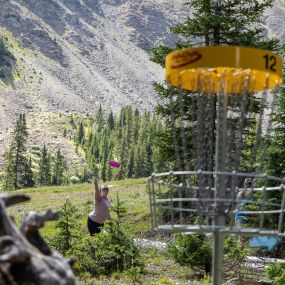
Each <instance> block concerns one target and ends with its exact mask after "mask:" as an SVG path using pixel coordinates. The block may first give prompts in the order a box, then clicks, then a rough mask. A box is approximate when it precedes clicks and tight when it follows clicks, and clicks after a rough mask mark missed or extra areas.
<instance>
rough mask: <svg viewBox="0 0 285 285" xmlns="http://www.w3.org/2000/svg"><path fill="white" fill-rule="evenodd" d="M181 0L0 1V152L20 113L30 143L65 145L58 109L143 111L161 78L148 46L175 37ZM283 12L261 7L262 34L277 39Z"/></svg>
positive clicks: (279, 4)
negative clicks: (6, 71)
mask: <svg viewBox="0 0 285 285" xmlns="http://www.w3.org/2000/svg"><path fill="white" fill-rule="evenodd" d="M185 2H188V1H186V0H173V1H169V0H143V1H141V0H140V1H139V0H49V1H47V0H0V32H1V33H2V34H4V35H5V36H6V37H7V38H8V40H9V43H10V44H12V46H13V47H12V50H13V53H14V54H15V56H16V58H17V69H18V72H19V75H18V76H16V77H15V80H14V81H8V82H6V84H0V144H1V151H0V152H3V150H4V148H5V147H4V146H3V144H6V143H7V142H8V141H9V137H10V131H11V127H12V126H13V122H14V121H15V118H16V116H17V114H18V113H20V112H25V113H27V117H28V122H29V124H30V127H32V128H30V129H31V137H32V140H31V144H42V143H43V142H44V141H46V143H47V144H50V145H54V141H55V140H56V139H58V142H57V144H56V145H57V146H59V147H61V148H65V149H66V151H67V150H70V149H71V145H69V144H70V142H68V141H66V140H64V139H63V138H62V135H61V133H60V132H61V130H60V124H61V123H62V122H61V121H62V119H61V117H60V116H62V115H63V116H65V115H69V114H71V113H78V114H83V115H84V114H94V113H96V110H97V108H98V106H99V104H102V107H103V109H104V110H106V111H108V110H113V111H114V112H115V113H116V112H118V111H119V110H120V108H121V107H122V106H123V105H126V104H131V105H133V106H135V107H138V108H139V109H140V110H143V109H149V110H151V109H152V108H153V107H154V106H155V104H156V103H157V98H156V96H155V93H154V91H153V89H152V82H153V81H158V80H163V70H162V69H161V68H160V67H159V66H157V65H155V64H153V63H152V62H150V61H149V51H150V49H151V48H152V47H153V46H155V45H157V44H160V43H163V44H167V45H171V43H172V42H173V41H174V40H175V36H173V35H171V34H170V33H169V30H168V29H169V27H170V26H173V25H174V24H175V23H178V22H180V21H183V20H184V19H185V18H186V17H187V15H188V14H189V7H188V6H185V5H184V4H185ZM284 14H285V3H284V1H283V0H276V5H275V6H274V8H273V9H271V10H269V11H268V12H267V14H266V28H267V29H268V34H269V35H270V36H271V35H277V36H280V37H281V38H282V39H285V31H284V30H283V27H284V26H285V22H284V21H285V20H284V19H285V15H284ZM50 122H52V123H50ZM59 138H60V139H59ZM66 146H67V147H66ZM0 154H1V153H0Z"/></svg>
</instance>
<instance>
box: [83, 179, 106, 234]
mask: <svg viewBox="0 0 285 285" xmlns="http://www.w3.org/2000/svg"><path fill="white" fill-rule="evenodd" d="M92 185H93V186H94V209H93V210H92V212H91V213H90V214H89V216H88V221H87V227H88V231H89V233H90V235H91V236H93V235H94V234H97V233H100V232H101V230H102V228H103V226H104V223H105V221H106V220H107V219H110V218H111V216H110V207H111V201H110V200H109V199H108V197H107V196H108V194H109V188H108V186H107V185H102V186H100V187H98V179H97V178H93V179H92Z"/></svg>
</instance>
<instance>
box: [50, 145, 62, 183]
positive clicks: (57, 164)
mask: <svg viewBox="0 0 285 285" xmlns="http://www.w3.org/2000/svg"><path fill="white" fill-rule="evenodd" d="M64 171H65V160H64V156H63V155H62V153H61V151H60V149H58V150H57V152H56V157H55V161H54V165H53V171H52V185H61V184H63V182H64Z"/></svg>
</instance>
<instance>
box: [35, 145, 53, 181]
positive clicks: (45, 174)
mask: <svg viewBox="0 0 285 285" xmlns="http://www.w3.org/2000/svg"><path fill="white" fill-rule="evenodd" d="M38 175H39V184H40V185H50V184H51V154H50V153H49V151H48V149H47V147H46V145H45V144H44V146H43V148H42V151H41V157H40V161H39V174H38Z"/></svg>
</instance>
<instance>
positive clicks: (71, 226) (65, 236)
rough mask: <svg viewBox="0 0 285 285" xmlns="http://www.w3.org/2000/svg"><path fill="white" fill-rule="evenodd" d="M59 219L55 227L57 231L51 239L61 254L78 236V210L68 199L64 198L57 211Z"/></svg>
mask: <svg viewBox="0 0 285 285" xmlns="http://www.w3.org/2000/svg"><path fill="white" fill-rule="evenodd" d="M59 215H60V219H59V221H58V222H57V223H56V225H55V227H56V228H57V229H59V233H58V234H57V236H56V237H55V239H54V240H53V242H52V244H53V246H54V247H55V248H56V249H57V250H58V251H59V252H61V253H62V254H66V253H67V252H68V250H69V249H71V247H72V245H73V242H74V241H76V240H77V239H78V238H79V234H78V232H77V231H78V229H79V224H78V217H79V214H78V210H77V208H76V207H75V206H74V205H73V204H72V202H71V201H70V200H66V201H65V202H64V204H63V205H62V207H61V209H60V211H59Z"/></svg>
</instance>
